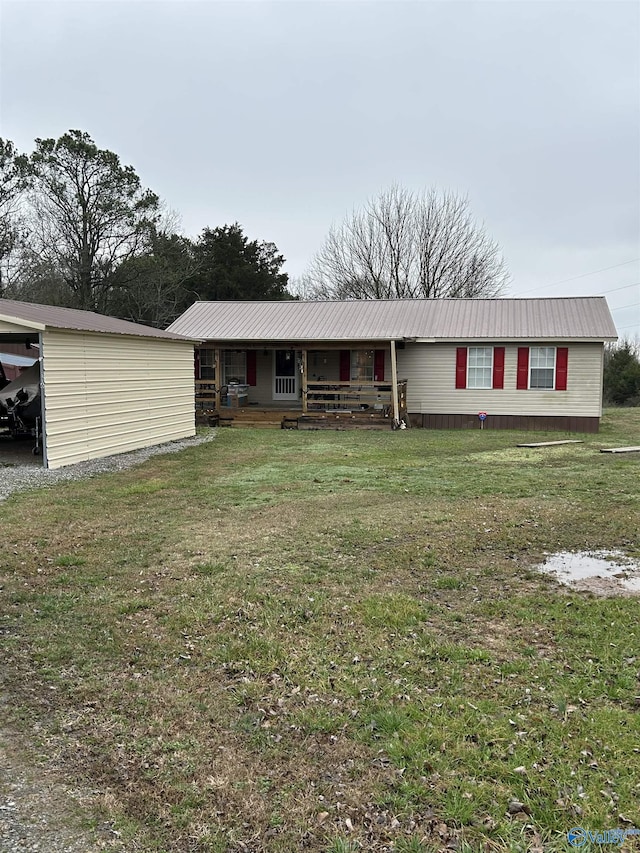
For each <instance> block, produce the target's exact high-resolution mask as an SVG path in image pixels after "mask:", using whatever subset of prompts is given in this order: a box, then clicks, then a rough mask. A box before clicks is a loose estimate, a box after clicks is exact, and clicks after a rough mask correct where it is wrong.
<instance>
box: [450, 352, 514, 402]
mask: <svg viewBox="0 0 640 853" xmlns="http://www.w3.org/2000/svg"><path fill="white" fill-rule="evenodd" d="M504 353H505V348H504V347H458V348H457V350H456V388H469V389H475V390H476V391H479V390H488V389H502V388H504Z"/></svg>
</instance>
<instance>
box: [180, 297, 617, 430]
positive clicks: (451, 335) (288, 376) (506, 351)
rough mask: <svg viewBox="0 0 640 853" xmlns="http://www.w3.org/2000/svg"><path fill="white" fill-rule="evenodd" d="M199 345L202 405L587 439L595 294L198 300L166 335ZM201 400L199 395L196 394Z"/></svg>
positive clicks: (600, 324)
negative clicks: (364, 415)
mask: <svg viewBox="0 0 640 853" xmlns="http://www.w3.org/2000/svg"><path fill="white" fill-rule="evenodd" d="M169 331H170V332H173V333H175V334H181V335H185V336H187V337H189V338H192V339H198V340H200V341H201V342H202V343H201V344H200V346H199V347H198V348H197V350H196V387H197V389H198V392H199V398H200V401H201V402H200V405H201V406H204V407H205V408H206V407H207V406H208V407H209V408H210V409H211V410H212V411H220V410H224V406H225V404H226V405H227V406H229V405H231V406H234V407H235V409H236V410H237V411H238V413H239V412H240V411H241V410H243V409H249V407H251V406H253V407H263V408H278V407H281V408H285V407H286V408H288V409H290V410H292V411H297V410H298V411H300V413H301V415H302V416H303V417H311V416H313V415H314V414H315V415H316V416H318V415H319V414H320V413H321V414H322V416H323V417H327V416H328V415H330V413H332V412H333V413H334V414H336V416H337V415H338V414H340V413H342V414H343V415H344V413H345V412H351V413H354V412H356V411H359V412H363V411H366V412H369V413H371V414H373V413H378V414H379V415H381V416H385V415H386V416H387V417H388V418H389V422H390V423H391V424H393V425H396V426H397V425H398V424H399V422H401V421H402V420H405V421H407V422H408V423H410V425H412V426H422V427H430V428H447V427H476V428H477V427H478V426H479V415H480V414H481V413H486V419H485V420H484V424H485V426H487V427H493V428H524V429H561V430H571V431H579V432H596V431H597V430H598V427H599V419H600V417H601V414H602V371H603V353H604V344H605V342H607V341H613V340H615V339H616V338H617V333H616V328H615V325H614V323H613V320H612V318H611V314H610V312H609V309H608V306H607V303H606V300H605V299H604V298H603V297H571V298H555V299H415V300H414V299H411V300H371V301H348V302H339V301H336V302H313V301H288V302H196V303H195V304H194V305H192V306H191V307H190V308H189V309H188V310H187V311H185V312H184V314H182V316H181V317H179V318H178V319H177V320H176V321H175V322H174V323H172V324H171V326H170V327H169ZM197 399H198V398H197Z"/></svg>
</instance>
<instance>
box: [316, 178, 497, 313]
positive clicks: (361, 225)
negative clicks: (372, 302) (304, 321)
mask: <svg viewBox="0 0 640 853" xmlns="http://www.w3.org/2000/svg"><path fill="white" fill-rule="evenodd" d="M308 275H309V276H310V277H311V279H312V280H313V282H314V295H315V297H316V298H318V299H412V298H413V299H416V298H422V299H442V298H452V297H465V298H488V297H491V296H498V295H499V294H500V293H501V292H502V290H503V289H504V287H505V285H506V283H507V281H508V273H507V271H506V268H505V264H504V260H503V258H502V256H501V254H500V250H499V247H498V245H497V243H496V242H495V241H493V240H492V239H491V238H490V237H488V236H487V234H486V233H485V231H484V229H483V227H482V226H481V225H479V224H478V223H477V222H476V220H475V219H474V218H473V216H472V214H471V212H470V210H469V203H468V200H467V199H466V198H461V197H460V196H457V195H455V194H454V193H447V192H445V193H438V192H437V191H436V190H433V189H431V190H428V191H425V192H422V193H419V194H416V193H412V192H409V191H408V190H405V189H402V188H401V187H397V186H394V187H391V189H389V190H387V191H386V192H383V193H381V194H380V195H379V196H378V197H377V198H375V199H372V200H371V201H369V202H368V203H367V205H366V206H365V207H364V209H362V210H361V211H356V212H354V213H353V214H352V215H351V216H350V217H348V218H346V219H345V220H344V222H343V223H342V224H341V225H340V226H337V227H333V228H332V229H331V230H330V232H329V234H328V236H327V238H326V240H325V243H324V245H323V246H322V248H321V249H320V251H319V252H318V254H317V255H316V256H315V258H314V260H313V262H312V264H311V267H310V270H309V273H308Z"/></svg>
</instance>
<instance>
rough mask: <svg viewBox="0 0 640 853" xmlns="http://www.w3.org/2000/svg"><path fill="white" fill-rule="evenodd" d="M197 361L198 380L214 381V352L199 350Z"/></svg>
mask: <svg viewBox="0 0 640 853" xmlns="http://www.w3.org/2000/svg"><path fill="white" fill-rule="evenodd" d="M198 359H199V364H200V376H199V377H198V378H199V379H211V380H215V378H216V353H215V350H212V349H200V350H198Z"/></svg>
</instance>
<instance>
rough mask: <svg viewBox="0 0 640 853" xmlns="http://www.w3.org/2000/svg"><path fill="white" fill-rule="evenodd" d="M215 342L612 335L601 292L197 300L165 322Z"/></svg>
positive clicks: (600, 337)
mask: <svg viewBox="0 0 640 853" xmlns="http://www.w3.org/2000/svg"><path fill="white" fill-rule="evenodd" d="M169 330H170V331H172V332H176V333H179V334H183V335H188V336H189V337H193V338H199V339H202V340H205V339H206V340H216V341H228V342H231V341H257V342H261V343H262V342H267V341H291V342H295V341H308V342H313V341H317V342H320V341H325V342H331V341H336V342H337V341H345V342H346V341H385V340H403V339H418V340H420V339H427V340H431V339H432V340H476V339H486V340H527V339H542V340H565V339H574V340H598V341H603V340H611V339H615V338H616V337H617V332H616V328H615V325H614V323H613V320H612V318H611V314H610V313H609V308H608V306H607V302H606V299H605V298H604V297H602V296H586V297H567V298H562V299H391V300H357V301H349V302H339V301H336V302H302V301H295V300H292V301H288V302H196V303H195V304H194V305H192V306H191V307H190V308H188V309H187V310H186V311H185V312H184V314H182V316H181V317H179V318H178V319H177V320H176V321H175V322H174V323H172V324H171V326H169Z"/></svg>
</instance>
